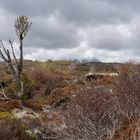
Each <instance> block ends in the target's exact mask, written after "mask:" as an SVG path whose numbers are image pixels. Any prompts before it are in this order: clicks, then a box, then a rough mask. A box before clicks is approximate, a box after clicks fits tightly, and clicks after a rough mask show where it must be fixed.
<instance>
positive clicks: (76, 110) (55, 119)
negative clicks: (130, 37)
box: [0, 62, 140, 140]
mask: <svg viewBox="0 0 140 140" xmlns="http://www.w3.org/2000/svg"><path fill="white" fill-rule="evenodd" d="M37 63H38V65H36V64H35V65H32V67H26V69H24V75H23V77H22V78H23V79H22V81H24V90H25V91H24V92H25V94H24V97H23V98H24V102H23V104H24V107H27V108H30V109H31V110H32V111H34V112H35V113H37V114H38V116H39V118H36V119H35V118H28V117H24V118H21V119H18V118H16V117H15V116H14V114H12V110H13V109H15V108H18V107H19V102H18V100H17V96H16V95H15V93H14V92H15V91H16V88H17V87H16V84H15V83H14V80H13V79H11V78H10V77H9V75H10V73H8V74H7V75H8V78H7V79H9V80H8V81H9V83H8V84H7V85H6V86H5V87H3V89H4V91H5V94H6V95H7V96H8V97H10V98H11V101H1V102H0V134H1V135H0V139H3V140H9V139H10V140H15V139H17V140H18V139H19V140H25V139H29V140H30V139H31V140H45V139H50V140H54V139H56V140H119V139H122V140H139V138H140V131H139V130H140V94H139V93H140V86H139V83H140V65H139V64H133V63H128V64H123V65H121V66H120V67H117V69H118V71H119V76H116V77H103V78H101V79H97V80H90V81H86V80H85V77H84V75H85V72H84V71H83V72H82V71H81V70H80V74H78V75H76V73H75V72H74V73H73V72H71V71H72V69H69V72H68V69H67V75H66V73H65V74H64V75H63V73H58V72H56V73H55V71H54V70H53V71H52V70H51V69H50V68H48V67H46V64H45V63H46V62H45V63H44V64H43V65H42V64H41V65H39V62H37ZM69 63H70V62H69ZM69 63H65V66H67V67H68V64H69ZM56 64H57V65H58V64H59V63H58V62H57V63H56ZM56 64H55V65H56ZM63 64H64V62H63V63H61V65H63ZM79 65H80V64H79ZM88 67H89V66H88ZM79 68H80V67H79ZM82 70H83V69H82ZM77 73H78V70H77ZM5 76H6V75H5ZM2 78H3V77H1V80H4V79H2ZM43 107H44V108H43Z"/></svg>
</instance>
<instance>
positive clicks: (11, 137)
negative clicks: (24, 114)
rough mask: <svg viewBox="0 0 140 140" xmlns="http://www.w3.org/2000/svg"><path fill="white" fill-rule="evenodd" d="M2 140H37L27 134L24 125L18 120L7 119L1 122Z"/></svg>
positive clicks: (0, 133)
mask: <svg viewBox="0 0 140 140" xmlns="http://www.w3.org/2000/svg"><path fill="white" fill-rule="evenodd" d="M0 139H1V140H35V138H33V137H31V136H29V135H28V134H27V133H26V132H25V128H24V126H23V124H21V122H20V121H19V120H16V119H5V120H3V121H1V122H0Z"/></svg>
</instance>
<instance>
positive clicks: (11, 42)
mask: <svg viewBox="0 0 140 140" xmlns="http://www.w3.org/2000/svg"><path fill="white" fill-rule="evenodd" d="M9 44H10V46H11V50H12V54H13V58H14V60H15V62H16V65H17V66H18V61H17V58H16V55H15V52H14V47H13V41H11V40H9Z"/></svg>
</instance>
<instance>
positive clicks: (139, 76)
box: [114, 63, 140, 119]
mask: <svg viewBox="0 0 140 140" xmlns="http://www.w3.org/2000/svg"><path fill="white" fill-rule="evenodd" d="M114 92H115V94H116V96H117V98H118V102H119V108H120V110H121V113H122V114H123V115H124V116H126V117H127V118H128V119H131V116H132V117H133V116H134V115H136V116H139V115H140V65H138V64H132V63H128V64H126V65H125V66H123V67H121V69H120V75H119V77H118V80H116V81H115V85H114Z"/></svg>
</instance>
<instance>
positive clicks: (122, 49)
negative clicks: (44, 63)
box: [0, 0, 140, 62]
mask: <svg viewBox="0 0 140 140" xmlns="http://www.w3.org/2000/svg"><path fill="white" fill-rule="evenodd" d="M139 6H140V0H11V1H9V0H0V38H1V39H2V40H3V41H6V40H8V39H9V38H11V39H15V41H16V35H15V30H14V22H15V19H16V17H17V16H19V15H26V16H28V17H29V19H30V21H32V23H33V24H32V27H31V30H30V31H29V33H28V35H27V37H26V39H25V40H24V43H25V46H24V56H25V58H26V59H34V60H47V59H65V58H66V59H70V58H72V59H75V58H77V59H81V58H97V59H99V60H101V61H106V62H110V61H118V62H120V61H127V60H128V59H140V8H139ZM17 43H18V42H15V46H16V48H15V50H16V53H18V48H17V45H18V44H17Z"/></svg>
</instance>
